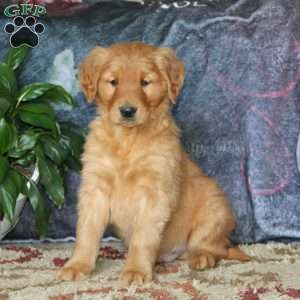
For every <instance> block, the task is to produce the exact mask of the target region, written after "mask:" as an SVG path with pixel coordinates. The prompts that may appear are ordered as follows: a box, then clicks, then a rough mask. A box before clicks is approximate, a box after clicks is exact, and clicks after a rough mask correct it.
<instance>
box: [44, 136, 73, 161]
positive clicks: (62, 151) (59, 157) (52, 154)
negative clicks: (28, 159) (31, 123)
mask: <svg viewBox="0 0 300 300" xmlns="http://www.w3.org/2000/svg"><path fill="white" fill-rule="evenodd" d="M40 141H41V142H42V143H41V144H42V146H43V149H44V153H45V154H46V155H47V156H48V158H50V159H51V160H52V161H54V162H55V163H56V164H57V165H60V164H61V163H62V162H63V161H64V160H65V159H66V158H67V156H68V154H69V150H68V149H67V148H65V147H63V146H62V145H60V144H59V143H58V142H57V141H55V140H54V139H53V138H51V137H49V136H48V137H41V138H40Z"/></svg>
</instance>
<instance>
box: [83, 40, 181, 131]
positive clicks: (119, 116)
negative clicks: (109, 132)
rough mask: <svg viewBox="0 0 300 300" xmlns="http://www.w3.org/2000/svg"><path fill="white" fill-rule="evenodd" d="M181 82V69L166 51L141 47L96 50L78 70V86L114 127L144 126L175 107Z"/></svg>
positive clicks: (145, 46)
mask: <svg viewBox="0 0 300 300" xmlns="http://www.w3.org/2000/svg"><path fill="white" fill-rule="evenodd" d="M183 81H184V65H183V63H182V62H181V61H180V60H179V59H177V58H176V56H175V54H174V53H173V52H172V50H170V49H168V48H155V47H152V46H150V45H146V44H142V43H124V44H117V45H114V46H112V47H110V48H100V47H97V48H95V49H94V50H92V51H91V52H90V54H89V55H88V56H87V58H86V59H85V60H84V61H83V62H82V64H81V66H80V84H81V87H82V89H83V92H84V93H85V96H86V98H87V100H88V101H96V102H97V103H98V104H100V105H101V109H102V111H103V113H104V114H106V115H107V116H108V117H109V119H110V120H111V121H112V122H113V123H115V124H118V125H123V126H126V127H133V126H138V125H141V124H144V123H145V122H147V120H148V119H149V118H150V117H153V116H157V114H159V113H162V112H164V111H166V110H167V109H168V106H169V104H171V103H173V104H174V103H175V101H176V98H177V97H178V94H179V92H180V90H181V87H182V85H183Z"/></svg>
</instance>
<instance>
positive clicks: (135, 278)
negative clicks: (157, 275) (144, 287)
mask: <svg viewBox="0 0 300 300" xmlns="http://www.w3.org/2000/svg"><path fill="white" fill-rule="evenodd" d="M151 280H152V273H151V272H146V271H144V270H140V269H134V268H125V269H124V270H123V271H122V273H121V275H120V281H121V282H122V284H124V285H127V286H128V285H131V284H143V283H146V282H149V281H151Z"/></svg>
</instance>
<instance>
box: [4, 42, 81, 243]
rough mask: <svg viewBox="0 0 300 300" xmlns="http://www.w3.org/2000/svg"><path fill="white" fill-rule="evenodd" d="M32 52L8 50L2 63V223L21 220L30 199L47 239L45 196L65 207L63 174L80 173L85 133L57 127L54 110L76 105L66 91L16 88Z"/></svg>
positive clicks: (35, 86)
mask: <svg viewBox="0 0 300 300" xmlns="http://www.w3.org/2000/svg"><path fill="white" fill-rule="evenodd" d="M28 51H29V50H28V48H27V47H26V46H22V47H20V48H17V49H10V50H9V51H8V53H7V55H6V57H5V58H4V61H3V62H1V63H0V222H6V223H8V224H9V225H10V227H12V226H13V225H14V224H15V223H16V219H17V218H18V212H16V209H17V206H18V204H19V202H20V200H22V199H23V200H22V201H23V202H24V197H26V198H27V199H29V200H30V204H31V207H32V209H33V212H34V218H35V225H36V230H37V233H38V234H39V235H40V236H45V235H46V234H47V229H48V217H49V212H48V206H47V202H46V200H45V196H46V195H47V196H48V198H49V199H50V200H51V201H52V202H53V203H54V204H55V205H56V206H57V207H61V206H62V205H63V203H64V201H65V184H64V179H63V178H64V177H63V173H64V171H65V170H66V169H68V168H70V169H75V170H77V171H78V170H79V169H80V153H81V149H82V144H83V134H82V133H81V132H80V130H79V128H76V126H75V125H73V124H70V123H62V122H58V120H57V118H56V115H55V111H54V110H53V108H52V107H51V105H50V103H51V102H63V103H66V104H68V105H74V103H73V99H72V97H71V96H70V95H69V94H68V93H67V92H66V91H65V90H64V89H63V88H62V87H60V86H57V85H53V84H50V83H33V84H30V85H27V86H24V87H22V88H20V87H19V86H18V82H17V79H16V74H17V72H18V69H19V67H20V65H21V64H22V62H23V61H24V60H25V59H26V57H27V54H28ZM22 201H21V202H22ZM17 210H19V211H20V208H18V209H17ZM0 227H1V226H0ZM0 234H1V233H0ZM4 234H5V233H4ZM0 237H1V236H0ZM2 237H3V236H2Z"/></svg>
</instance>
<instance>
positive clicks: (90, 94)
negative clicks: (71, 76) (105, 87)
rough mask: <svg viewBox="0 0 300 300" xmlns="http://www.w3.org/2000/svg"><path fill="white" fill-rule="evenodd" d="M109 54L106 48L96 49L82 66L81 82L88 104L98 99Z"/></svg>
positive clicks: (80, 72)
mask: <svg viewBox="0 0 300 300" xmlns="http://www.w3.org/2000/svg"><path fill="white" fill-rule="evenodd" d="M107 52H108V50H107V49H105V48H101V47H96V48H95V49H93V50H92V51H91V52H90V53H89V54H88V56H87V57H86V58H85V59H84V60H83V61H82V63H81V64H80V68H79V81H80V85H81V88H82V90H83V92H84V94H85V96H86V99H87V101H88V102H92V101H94V100H95V99H97V92H98V91H97V89H98V87H97V86H98V81H99V79H100V74H101V69H102V66H103V64H104V63H105V59H106V56H107Z"/></svg>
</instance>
